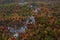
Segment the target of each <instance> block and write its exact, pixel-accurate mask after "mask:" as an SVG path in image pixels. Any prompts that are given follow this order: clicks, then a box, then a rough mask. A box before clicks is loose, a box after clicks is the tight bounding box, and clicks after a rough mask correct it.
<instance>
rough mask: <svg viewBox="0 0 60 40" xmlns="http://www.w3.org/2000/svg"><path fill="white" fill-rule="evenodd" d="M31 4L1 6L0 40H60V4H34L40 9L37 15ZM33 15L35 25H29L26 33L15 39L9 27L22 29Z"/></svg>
mask: <svg viewBox="0 0 60 40" xmlns="http://www.w3.org/2000/svg"><path fill="white" fill-rule="evenodd" d="M30 4H31V3H28V4H26V5H19V4H17V3H16V4H5V5H0V40H60V4H48V3H33V4H34V6H37V8H39V11H38V13H37V14H36V15H35V12H34V11H35V9H34V7H30ZM31 15H33V16H34V17H35V21H36V22H35V25H34V24H28V25H27V29H26V31H25V33H19V37H17V38H15V37H14V36H13V33H11V32H10V31H9V30H8V27H12V28H14V27H15V26H17V27H16V28H17V29H18V28H20V27H22V26H23V25H24V24H25V19H27V18H28V17H29V16H31Z"/></svg>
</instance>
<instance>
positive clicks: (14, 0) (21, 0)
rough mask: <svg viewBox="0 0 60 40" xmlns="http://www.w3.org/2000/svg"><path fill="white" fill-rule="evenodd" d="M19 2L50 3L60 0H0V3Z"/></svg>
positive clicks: (59, 0)
mask: <svg viewBox="0 0 60 40" xmlns="http://www.w3.org/2000/svg"><path fill="white" fill-rule="evenodd" d="M15 2H17V3H19V2H50V3H51V2H52V3H55V2H57V3H59V2H60V0H0V4H10V3H15Z"/></svg>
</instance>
